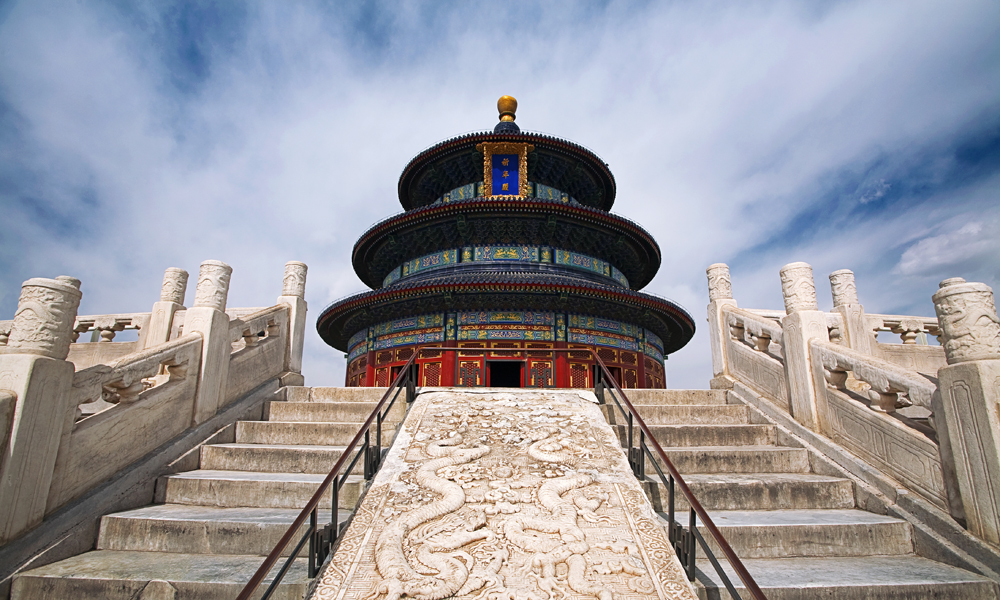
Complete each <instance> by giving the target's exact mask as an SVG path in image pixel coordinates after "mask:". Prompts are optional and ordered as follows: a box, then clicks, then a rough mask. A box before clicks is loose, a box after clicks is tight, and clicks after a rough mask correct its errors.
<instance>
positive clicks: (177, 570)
mask: <svg viewBox="0 0 1000 600" xmlns="http://www.w3.org/2000/svg"><path fill="white" fill-rule="evenodd" d="M261 560H262V559H261V557H259V556H232V555H225V554H218V555H215V556H212V557H211V558H210V559H206V557H205V556H204V555H201V554H179V553H168V552H120V551H115V550H97V551H94V552H87V553H85V554H80V555H78V556H74V557H72V558H67V559H66V560H61V561H59V562H56V563H53V564H50V565H46V566H44V567H39V568H37V569H32V570H30V571H27V572H25V573H22V574H20V575H18V576H17V577H16V578H15V579H14V585H13V588H12V590H11V598H12V600H36V599H39V600H41V599H48V600H51V599H53V598H101V599H103V600H135V599H137V598H175V597H176V598H184V599H185V600H217V599H218V598H235V597H236V596H237V595H238V594H239V592H240V591H241V590H242V589H243V587H244V586H245V585H246V583H247V581H249V580H250V578H251V577H252V576H253V574H254V572H256V571H257V569H258V568H259V567H260V564H261ZM279 567H280V565H276V566H275V568H274V569H273V570H272V571H271V573H272V574H273V573H276V572H277V569H278V568H279ZM306 571H307V562H306V559H304V558H300V559H296V560H295V562H294V563H293V564H292V567H291V569H290V570H289V572H288V573H287V574H286V575H285V577H284V579H283V580H282V582H281V583H280V584H279V585H278V587H277V589H276V591H275V594H274V595H273V596H272V598H282V599H284V600H293V599H294V600H299V599H301V598H302V597H303V596H304V595H305V593H306V590H307V587H308V585H309V579H308V578H307V575H308V574H307V572H306ZM270 581H271V577H270V576H269V577H268V579H267V580H266V582H270ZM265 588H266V583H265V585H263V586H261V593H263V589H265ZM257 597H259V595H258V596H257Z"/></svg>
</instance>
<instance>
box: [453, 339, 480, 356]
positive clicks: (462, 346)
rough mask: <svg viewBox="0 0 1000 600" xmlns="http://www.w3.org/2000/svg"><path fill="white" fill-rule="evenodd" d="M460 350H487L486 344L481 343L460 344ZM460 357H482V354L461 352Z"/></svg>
mask: <svg viewBox="0 0 1000 600" xmlns="http://www.w3.org/2000/svg"><path fill="white" fill-rule="evenodd" d="M458 347H459V348H485V347H486V344H479V343H468V342H466V343H460V344H459V345H458ZM458 355H459V356H482V352H459V353H458Z"/></svg>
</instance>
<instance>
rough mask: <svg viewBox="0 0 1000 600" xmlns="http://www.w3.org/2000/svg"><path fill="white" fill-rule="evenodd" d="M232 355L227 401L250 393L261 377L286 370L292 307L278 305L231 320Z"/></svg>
mask: <svg viewBox="0 0 1000 600" xmlns="http://www.w3.org/2000/svg"><path fill="white" fill-rule="evenodd" d="M229 340H230V344H231V348H232V354H231V356H230V359H229V383H228V384H227V386H226V391H225V401H226V402H229V401H231V400H233V399H235V398H238V397H239V396H241V395H243V394H245V393H247V392H249V391H250V390H252V389H253V388H254V386H256V385H257V382H258V381H259V380H260V378H262V377H265V378H267V377H275V376H277V375H280V374H281V373H282V372H283V371H285V350H286V348H287V346H288V344H289V307H288V306H287V305H284V304H278V305H276V306H272V307H269V308H265V309H261V310H258V311H257V312H254V313H251V314H249V315H246V316H244V317H243V318H242V319H234V320H232V321H230V322H229Z"/></svg>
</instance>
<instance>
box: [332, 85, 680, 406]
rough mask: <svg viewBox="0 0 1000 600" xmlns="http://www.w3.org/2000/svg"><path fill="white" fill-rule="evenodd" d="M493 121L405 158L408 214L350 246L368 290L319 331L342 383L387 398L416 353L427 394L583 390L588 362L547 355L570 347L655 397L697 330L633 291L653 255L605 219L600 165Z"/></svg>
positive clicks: (507, 110) (402, 189) (508, 113)
mask: <svg viewBox="0 0 1000 600" xmlns="http://www.w3.org/2000/svg"><path fill="white" fill-rule="evenodd" d="M497 107H498V108H499V110H500V122H499V123H498V124H497V125H496V128H495V129H494V130H493V131H492V132H490V131H485V132H482V133H472V134H467V135H462V136H459V137H456V138H452V139H449V140H447V141H444V142H441V143H439V144H436V145H434V146H432V147H430V148H428V149H427V150H424V151H423V152H421V153H420V154H418V155H417V156H415V157H414V158H413V159H412V160H411V161H410V162H409V164H408V165H406V167H405V168H404V169H403V173H402V174H401V175H400V177H399V201H400V203H401V204H402V205H403V208H404V212H403V213H401V214H398V215H396V216H393V217H390V218H388V219H386V220H384V221H382V222H380V223H378V224H376V225H375V226H373V227H372V228H371V229H369V230H368V231H366V232H365V233H364V234H363V235H362V236H361V238H360V239H359V240H358V241H357V243H356V244H355V245H354V255H353V262H354V270H355V271H356V272H357V274H358V276H359V277H360V278H361V280H362V281H363V282H364V283H365V284H367V285H368V286H370V287H371V288H372V289H371V291H369V292H365V293H362V294H358V295H356V296H352V297H349V298H346V299H344V300H340V301H338V302H335V303H333V304H332V305H330V306H329V307H327V309H326V310H324V311H323V314H322V315H320V317H319V320H318V321H317V323H316V327H317V329H318V330H319V334H320V336H321V337H322V338H323V340H324V341H325V342H326V343H327V344H329V345H331V346H333V347H334V348H337V349H338V350H342V351H344V352H346V353H347V381H346V385H348V386H378V387H384V386H387V385H389V384H390V383H391V382H392V380H393V378H394V377H395V375H396V373H397V372H398V370H399V369H400V368H401V367H402V366H403V364H404V363H405V362H406V361H407V360H409V358H410V357H411V356H413V353H414V352H415V351H416V349H417V348H418V347H421V348H422V349H421V350H420V351H419V352H420V354H419V355H418V356H417V359H416V362H417V363H418V364H419V365H420V380H419V381H420V384H421V385H425V386H491V387H579V388H585V387H592V386H593V381H594V364H593V363H594V361H593V356H592V354H591V353H590V352H546V350H551V349H553V348H571V349H592V350H594V351H595V352H596V353H597V354H598V356H600V357H601V359H602V360H603V361H604V362H605V363H606V364H607V365H608V367H609V369H610V371H611V373H612V374H613V376H615V377H616V378H617V380H618V382H619V384H620V385H621V386H622V387H625V388H637V387H647V388H662V387H665V383H666V382H665V375H664V365H663V361H664V359H665V358H666V356H667V355H668V354H670V353H672V352H676V351H677V350H679V349H680V348H682V347H683V346H684V345H685V344H686V343H687V342H688V340H690V339H691V336H692V335H694V321H693V320H692V319H691V316H690V315H688V313H687V312H685V311H684V310H683V309H682V308H681V307H679V306H678V305H676V304H674V303H673V302H670V301H669V300H665V299H663V298H658V297H656V296H652V295H650V294H643V293H641V292H639V291H638V290H640V289H642V288H643V287H644V286H645V285H646V284H648V283H649V282H650V280H652V278H653V276H654V275H655V274H656V272H657V270H658V269H659V267H660V247H659V246H658V245H657V243H656V241H655V240H654V239H653V238H652V236H650V235H649V233H647V232H646V231H645V230H643V228H642V227H639V226H638V225H636V224H635V223H633V222H632V221H630V220H628V219H625V218H622V217H620V216H617V215H614V214H611V213H610V212H609V211H610V210H611V206H612V205H613V204H614V201H615V178H614V176H613V175H612V174H611V171H610V170H609V169H608V166H607V165H606V164H605V163H604V161H602V160H601V159H600V158H599V157H598V156H597V155H596V154H594V153H593V152H591V151H590V150H587V149H586V148H584V147H582V146H578V145H576V144H574V143H572V142H569V141H566V140H563V139H559V138H554V137H550V136H548V135H543V134H539V133H530V132H522V131H521V130H520V128H519V127H518V126H517V125H516V124H515V123H514V118H515V110H516V109H517V101H515V100H514V99H513V98H511V97H509V96H504V97H502V98H501V99H500V101H499V102H498V103H497ZM433 347H452V348H470V349H471V348H477V349H480V351H478V352H464V353H463V352H461V351H452V352H442V351H438V350H433ZM511 350H523V351H524V352H518V353H514V352H511Z"/></svg>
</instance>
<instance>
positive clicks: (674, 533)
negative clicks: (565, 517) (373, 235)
mask: <svg viewBox="0 0 1000 600" xmlns="http://www.w3.org/2000/svg"><path fill="white" fill-rule="evenodd" d="M422 350H435V351H442V352H462V353H464V354H466V355H480V354H482V355H485V354H487V353H490V352H492V353H497V354H499V353H503V355H504V356H511V355H513V354H517V355H520V356H526V355H527V354H528V353H529V352H538V353H540V352H544V353H551V354H552V355H553V358H555V355H556V354H557V353H568V352H588V353H590V354H591V356H593V358H594V361H595V364H596V365H597V366H598V367H599V369H597V370H595V377H594V394H595V395H596V396H597V399H598V401H599V402H600V403H601V404H606V402H605V398H604V391H605V388H607V387H608V386H607V384H606V383H605V381H610V382H611V384H612V386H613V388H612V389H613V391H614V394H613V395H612V399H613V400H614V403H615V406H616V407H617V408H618V410H619V411H621V412H622V415H623V416H626V417H627V419H628V438H627V439H628V459H629V463H630V464H631V466H632V470H633V473H634V474H635V476H636V477H637V478H639V479H640V480H642V479H645V458H646V457H648V458H649V459H650V462H651V463H652V464H653V466H654V467H655V468H656V470H657V472H658V474H659V475H660V479H661V480H662V481H663V483H664V485H665V486H666V487H667V489H668V491H669V508H668V537H669V539H670V542H671V544H672V545H673V547H674V550H675V551H676V552H677V554H678V558H681V557H682V556H683V558H682V562H685V563H686V564H685V567H686V574H687V576H688V579H689V580H691V581H694V579H695V541H697V542H698V543H700V544H701V546H702V548H703V549H704V551H705V554H706V556H707V557H708V559H709V561H710V562H711V563H712V566H713V567H714V568H715V570H716V572H717V573H718V574H719V576H720V578H721V579H722V582H723V584H724V585H725V586H726V589H727V590H728V591H729V593H730V595H731V596H732V597H733V598H735V599H737V600H740V599H741V596H740V594H739V593H738V592H737V591H736V589H735V587H734V586H733V584H732V582H731V581H730V580H729V577H728V576H727V575H726V573H725V571H724V570H723V568H722V565H721V564H720V563H719V561H718V559H717V558H716V557H715V555H714V553H713V552H712V550H711V548H709V546H708V542H707V541H706V540H705V538H704V536H703V535H702V534H701V532H699V531H698V529H697V518H699V517H700V518H701V520H702V523H704V525H705V528H706V529H707V530H708V532H709V533H710V534H711V535H712V537H713V538H714V539H715V542H716V543H717V544H718V546H719V549H720V550H722V553H723V554H724V555H725V557H726V559H727V560H728V561H729V564H730V565H731V566H732V567H733V570H734V571H736V574H737V575H738V576H739V578H740V580H741V581H742V582H743V585H744V586H745V588H746V591H747V592H748V593H749V594H750V596H751V597H752V598H754V600H767V597H766V596H765V595H764V593H763V592H762V591H761V589H760V587H759V586H758V585H757V582H756V581H754V579H753V577H752V576H751V575H750V573H749V571H747V569H746V567H745V566H744V565H743V562H742V561H740V559H739V557H738V556H736V552H735V551H734V550H733V549H732V547H731V546H730V545H729V542H727V541H726V539H725V537H724V536H723V535H722V532H721V531H719V529H718V527H716V525H715V523H714V522H713V521H712V519H711V517H709V516H708V512H706V511H705V509H704V508H703V507H702V506H701V503H700V502H698V499H697V498H695V496H694V493H693V492H692V491H691V489H690V488H689V487H688V485H687V483H686V482H685V481H684V478H683V477H681V475H680V472H679V471H678V470H677V468H676V467H675V466H674V464H673V462H671V461H670V459H669V458H668V457H667V455H666V453H665V452H664V451H663V448H662V447H660V444H659V443H658V442H657V441H656V439H655V438H654V437H653V434H652V432H651V431H650V429H649V426H648V425H646V422H645V421H643V419H642V417H640V416H639V413H638V411H636V409H635V407H634V406H633V405H632V403H631V402H630V401H629V399H628V397H627V396H626V395H625V392H624V391H623V390H622V388H621V386H619V385H618V382H617V381H616V380H615V378H614V377H613V376H612V375H611V372H610V370H609V369H608V367H607V365H606V364H604V361H603V360H602V359H601V357H600V356H598V354H597V352H595V351H593V350H591V349H590V348H544V349H516V348H510V349H508V348H445V347H441V346H418V347H415V348H414V352H413V354H412V355H411V356H410V358H409V360H407V361H406V363H405V364H404V365H403V367H402V368H401V369H400V372H399V374H398V375H397V376H396V379H395V380H394V381H393V383H392V385H391V386H390V387H389V389H388V390H386V393H385V395H383V396H382V399H381V400H380V401H379V403H378V405H376V407H375V409H374V410H373V411H372V414H371V415H369V416H368V419H367V420H366V421H365V422H364V424H363V425H362V426H361V429H360V430H359V431H358V433H357V435H355V436H354V439H353V440H352V441H351V443H350V444H349V445H348V446H347V448H346V449H345V450H344V452H343V453H342V454H341V456H340V459H339V460H338V461H337V464H336V465H334V467H333V469H332V470H331V471H330V474H329V475H327V477H326V478H325V479H324V480H323V482H322V483H321V484H320V487H319V489H318V490H316V493H315V494H313V497H312V498H311V499H310V500H309V503H308V504H306V507H305V508H304V509H303V510H302V512H301V513H300V514H299V516H298V517H297V518H296V519H295V521H293V522H292V525H291V526H290V527H289V528H288V531H286V532H285V534H284V535H283V536H282V538H281V539H280V540H279V541H278V544H277V545H276V546H275V548H274V549H273V550H272V551H271V553H270V554H268V556H267V558H266V559H265V560H264V563H263V564H262V565H261V566H260V568H258V569H257V572H256V573H254V575H253V577H252V578H251V579H250V581H249V582H248V583H247V585H246V587H244V588H243V591H242V592H241V593H240V595H239V596H238V597H237V600H249V598H250V597H251V595H252V594H253V593H254V591H256V589H257V588H258V587H259V586H260V584H261V582H263V581H264V578H265V577H266V576H267V574H268V573H269V572H270V570H271V569H272V568H273V567H274V565H275V564H276V563H277V562H278V559H279V558H280V556H281V552H282V551H283V550H284V549H285V547H287V546H288V544H289V543H290V542H291V540H292V538H293V537H294V535H295V532H296V531H297V530H298V529H299V527H301V526H302V525H303V524H304V523H305V520H306V518H307V517H309V519H310V525H309V529H308V531H307V532H306V534H305V535H304V536H303V537H302V539H301V540H300V541H299V543H298V544H297V545H296V547H295V549H294V550H293V551H292V553H291V554H290V556H289V557H288V558H287V559H286V561H285V564H284V565H282V567H281V569H280V570H279V572H278V573H277V574H276V575H275V577H274V579H273V580H272V582H271V585H270V586H269V587H268V589H267V590H266V591H265V592H264V595H263V596H262V600H266V599H267V598H269V597H270V595H271V593H272V592H273V590H274V589H275V588H276V587H277V585H278V583H280V581H281V578H282V577H284V575H285V573H286V572H287V570H288V569H289V567H290V566H291V564H292V562H293V561H294V560H295V558H296V557H297V556H298V553H299V552H300V551H301V549H302V547H303V546H304V545H305V542H306V541H307V540H308V541H309V547H310V551H309V576H310V577H315V576H316V575H317V571H318V568H319V567H320V566H322V563H323V561H324V560H325V558H326V557H327V556H328V555H329V551H330V549H331V548H332V547H333V545H334V544H335V543H336V541H337V540H338V538H339V535H340V527H339V524H338V522H337V510H338V507H337V504H338V491H339V489H340V487H341V486H342V485H343V483H344V481H346V479H347V475H349V474H350V471H351V469H353V468H354V466H355V465H356V464H357V461H358V459H359V457H360V456H361V452H362V451H366V454H365V459H366V463H365V479H371V477H372V476H374V472H375V471H376V470H377V469H378V466H379V464H380V463H381V442H382V435H381V430H382V420H383V417H384V415H385V413H387V412H388V410H389V409H390V408H391V407H392V404H393V403H394V402H395V400H396V397H397V396H398V395H399V389H398V388H402V387H403V386H404V385H405V386H406V390H407V403H410V402H412V401H413V399H414V398H415V396H416V381H417V373H416V372H415V371H416V369H415V368H414V367H417V368H419V367H418V366H417V365H416V363H415V361H416V358H417V357H418V356H419V355H420V352H421V351H422ZM393 390H396V391H395V394H394V395H393V397H392V400H389V395H390V394H393ZM615 396H618V397H620V398H621V402H619V400H618V397H615ZM387 401H388V402H389V406H388V407H386V408H385V409H384V410H382V407H383V405H385V403H386V402H387ZM622 402H624V404H625V406H624V407H622ZM380 411H381V412H380ZM376 417H378V419H377V442H376V443H377V446H376V448H372V447H371V442H370V437H369V433H370V428H371V425H372V423H373V422H374V421H376ZM636 426H638V428H639V430H640V435H639V447H637V448H636V447H633V442H634V427H636ZM362 437H364V438H365V442H364V447H363V448H362V449H361V450H359V452H358V454H357V455H356V456H355V457H354V459H353V460H352V461H351V463H350V466H348V467H347V471H346V473H345V474H344V475H343V476H340V475H339V472H340V471H341V470H342V468H343V466H344V463H345V462H346V461H347V457H348V455H349V454H350V452H351V451H352V450H353V449H354V448H355V447H356V446H357V445H358V443H359V442H360V441H361V438H362ZM646 438H648V440H649V442H650V443H651V444H652V451H651V450H650V447H649V446H648V445H647V442H646ZM372 450H374V451H375V452H371V451H372ZM654 451H655V454H654ZM656 458H659V459H660V461H662V462H663V464H664V465H665V466H666V467H667V470H668V471H669V472H670V475H669V476H667V475H665V474H664V473H663V470H662V469H661V468H660V465H659V464H658V463H657V462H656ZM335 480H337V481H338V483H337V485H336V486H334V488H333V505H332V509H331V523H330V524H329V525H327V526H325V527H324V528H323V530H318V529H317V528H318V525H317V514H316V511H317V506H318V505H319V501H320V499H321V498H322V497H323V494H324V493H325V492H326V490H327V488H328V487H329V486H330V484H331V483H333V482H334V481H335ZM675 485H676V487H677V488H679V489H680V491H681V493H682V494H684V496H685V497H686V498H687V500H688V504H689V505H690V507H691V508H690V519H689V524H688V528H687V530H685V529H684V527H683V526H682V525H681V524H679V523H677V522H676V521H675V520H674V495H675V494H674V489H675ZM317 563H318V564H317Z"/></svg>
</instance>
